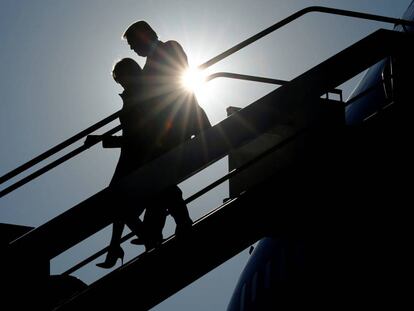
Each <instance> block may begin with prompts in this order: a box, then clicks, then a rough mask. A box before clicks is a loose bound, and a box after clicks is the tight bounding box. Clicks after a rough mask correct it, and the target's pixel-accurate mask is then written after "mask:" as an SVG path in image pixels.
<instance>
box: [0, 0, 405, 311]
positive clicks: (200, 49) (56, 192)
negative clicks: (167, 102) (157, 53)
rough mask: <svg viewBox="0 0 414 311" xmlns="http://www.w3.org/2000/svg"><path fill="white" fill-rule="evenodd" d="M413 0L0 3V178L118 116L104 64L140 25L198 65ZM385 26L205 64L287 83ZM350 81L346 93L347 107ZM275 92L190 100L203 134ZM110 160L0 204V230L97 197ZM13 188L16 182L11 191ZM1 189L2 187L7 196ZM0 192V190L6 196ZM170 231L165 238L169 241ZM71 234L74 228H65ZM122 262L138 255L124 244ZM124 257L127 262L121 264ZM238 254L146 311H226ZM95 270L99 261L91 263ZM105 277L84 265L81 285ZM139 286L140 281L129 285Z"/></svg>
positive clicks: (216, 198)
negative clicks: (202, 121) (348, 13)
mask: <svg viewBox="0 0 414 311" xmlns="http://www.w3.org/2000/svg"><path fill="white" fill-rule="evenodd" d="M410 2H411V0H331V1H310V0H273V1H270V0H269V1H264V0H263V1H260V0H259V1H252V0H249V1H245V0H239V1H235V0H231V1H223V0H220V1H218V0H209V1H197V0H188V1H186V0H181V1H177V0H169V1H158V0H147V1H132V0H117V1H105V0H86V1H85V0H71V1H63V0H36V1H33V0H0V29H1V31H0V42H1V44H0V72H1V75H0V98H1V105H0V140H1V142H2V148H1V153H0V175H3V174H4V173H6V172H8V171H10V170H11V169H13V168H15V167H16V166H18V165H20V164H22V163H24V162H26V161H28V160H30V159H31V158H33V157H34V156H36V155H38V154H40V153H41V152H43V151H45V150H46V149H48V148H50V147H52V146H54V145H56V144H57V143H59V142H61V141H62V140H64V139H66V138H68V137H70V136H72V135H74V134H75V133H77V132H79V131H80V130H82V129H84V128H86V127H88V126H89V125H91V124H93V123H95V122H97V121H99V120H101V119H102V118H104V117H106V116H108V115H109V114H112V113H113V112H115V111H117V110H119V109H120V108H121V100H120V98H119V96H118V95H117V94H118V93H120V92H121V89H120V87H119V86H118V85H116V84H115V83H114V82H113V80H112V77H111V75H110V73H111V69H112V66H113V64H114V63H115V62H116V61H117V60H118V59H120V58H122V57H134V58H135V59H137V60H138V61H139V63H140V64H141V65H143V64H144V63H145V59H143V58H139V57H138V56H136V55H134V54H133V53H132V52H131V51H130V50H129V48H128V45H127V44H126V42H125V41H123V40H121V35H122V33H123V31H124V30H125V29H126V27H127V26H128V25H129V24H131V23H132V22H134V21H137V20H146V21H147V22H149V23H150V24H151V25H152V27H153V28H154V29H155V30H156V32H157V33H158V36H159V38H160V39H161V40H163V41H166V40H177V41H178V42H180V43H181V45H182V46H183V47H184V49H185V51H186V53H187V55H188V58H189V62H190V65H193V66H196V65H199V64H201V63H203V62H204V61H206V60H208V59H210V58H212V57H214V56H215V55H217V54H218V53H221V52H223V51H224V50H226V49H227V48H230V47H231V46H233V45H235V44H237V43H239V42H240V41H242V40H244V39H246V38H248V37H249V36H251V35H254V34H255V33H257V32H259V31H261V30H263V29H264V28H267V27H268V26H270V25H272V24H274V23H275V22H277V21H279V20H281V19H283V18H284V17H287V16H288V15H290V14H292V13H294V12H296V11H297V10H300V9H302V8H304V7H307V6H310V5H323V6H329V7H335V8H342V9H348V10H357V11H362V12H367V13H373V14H379V15H387V16H391V17H401V15H402V13H403V12H404V10H405V8H406V7H407V6H408V5H409V3H410ZM381 27H382V28H391V26H390V25H387V24H383V23H375V22H369V21H361V20H356V19H352V18H345V17H332V16H327V15H322V14H320V13H313V14H308V15H306V16H304V17H302V18H301V19H299V20H298V21H296V22H293V23H292V24H290V25H288V26H286V27H284V28H282V29H281V30H280V31H277V32H276V33H274V34H271V35H269V36H268V37H266V38H264V39H262V40H260V41H258V42H257V43H255V44H253V45H251V46H249V47H247V48H246V49H244V50H242V51H240V52H238V53H236V54H234V55H233V56H230V57H229V58H228V59H225V60H223V61H222V62H220V63H218V64H216V65H214V66H213V67H211V68H210V70H209V72H211V73H213V72H218V71H231V72H236V73H241V74H251V75H258V76H263V77H269V78H276V79H285V80H290V79H292V78H294V77H296V76H297V75H299V74H301V73H303V72H304V71H306V70H307V69H310V68H312V67H313V66H315V65H317V64H318V63H320V62H321V61H323V60H325V59H326V58H328V57H330V56H333V55H334V54H336V53H337V52H339V51H341V50H342V49H344V48H345V47H347V46H349V45H350V44H352V43H354V42H356V41H358V40H359V39H362V38H363V37H365V36H366V35H368V34H370V33H372V32H373V31H374V30H376V29H378V28H381ZM354 86H355V81H352V83H348V84H346V85H345V86H344V94H345V98H346V96H347V95H348V94H349V92H350V91H351V90H352V88H353V87H354ZM274 88H275V87H274V86H269V85H260V84H257V83H253V82H242V81H230V80H224V79H217V80H215V81H212V82H210V83H209V84H208V85H206V87H205V89H204V90H203V91H202V93H200V94H197V95H198V97H199V102H200V104H201V105H202V106H203V108H204V109H205V111H206V113H207V115H208V116H209V118H210V120H211V121H212V123H213V124H216V123H218V122H220V121H221V120H223V119H224V118H225V116H226V112H225V109H226V107H228V106H239V107H245V106H247V105H248V104H249V103H251V102H253V101H254V100H256V99H258V98H260V97H262V96H264V95H265V94H267V93H269V92H270V91H272V90H273V89H274ZM118 155H119V151H117V150H108V149H102V148H101V147H100V146H96V147H94V148H92V149H91V150H89V151H87V152H85V153H84V154H82V155H80V156H78V157H76V158H75V159H72V160H71V161H69V162H66V163H65V164H64V165H61V166H60V167H58V168H56V169H54V170H52V171H51V172H48V173H47V174H45V175H44V176H42V177H40V178H38V179H37V180H35V181H34V182H32V183H30V184H27V185H25V186H23V187H22V188H20V189H18V190H16V191H14V192H13V193H11V194H9V195H7V196H5V197H3V198H1V199H0V222H5V223H15V224H22V225H29V226H38V225H41V224H43V223H44V222H46V221H47V220H50V219H52V218H53V217H55V216H57V215H59V214H60V213H62V212H63V211H66V210H67V209H69V208H71V207H72V206H73V205H75V204H77V203H79V202H81V201H82V200H84V199H86V198H88V197H90V196H91V195H93V194H94V193H96V192H98V191H99V190H101V189H103V188H104V187H106V186H107V185H108V183H109V181H110V178H111V176H112V173H113V171H114V168H115V165H116V161H117V158H118ZM226 171H227V163H226V160H225V159H224V160H222V161H220V162H219V163H217V164H215V165H214V166H213V167H212V168H210V169H208V171H207V172H204V173H203V174H201V175H200V176H196V177H194V178H193V179H192V180H191V181H187V182H184V183H183V184H182V185H181V186H182V189H183V191H184V194H185V197H187V196H189V195H191V194H192V193H194V192H195V191H197V190H198V189H200V188H201V187H203V186H205V185H207V184H208V183H209V182H211V181H213V180H215V179H217V178H219V177H221V176H222V175H223V174H224V173H225V172H226ZM15 180H17V179H14V181H15ZM9 184H10V183H7V184H6V185H9ZM4 186H5V185H2V188H1V189H3V188H4ZM227 195H228V194H227V187H226V185H223V186H221V187H219V189H217V190H216V191H214V192H213V193H211V194H209V195H206V196H204V197H202V198H201V199H200V200H199V201H197V202H195V203H194V204H193V205H191V206H190V213H191V216H192V218H193V219H197V218H199V217H200V216H202V215H203V214H205V213H206V212H207V211H209V210H211V209H212V208H215V207H217V206H218V205H219V204H220V202H222V200H223V199H224V198H225V197H226V196H227ZM173 227H174V226H173V224H172V222H171V221H170V222H169V223H168V225H167V227H166V231H165V235H168V234H169V233H171V232H172V230H173ZM74 229H75V228H74ZM109 234H110V232H109V231H108V230H104V232H102V233H101V234H98V235H96V236H94V237H92V238H91V239H89V240H88V241H86V243H83V244H82V245H81V246H79V247H76V248H74V249H73V250H70V251H68V252H67V253H65V254H62V255H61V256H59V257H58V258H56V259H54V260H53V261H52V262H51V269H52V272H53V273H60V272H63V271H65V270H66V269H67V268H69V267H70V266H72V265H73V264H74V263H76V261H77V260H80V259H82V258H84V257H86V256H88V255H90V254H91V253H92V251H94V250H98V249H100V248H101V247H104V246H105V245H106V244H107V243H108V241H109ZM124 249H126V250H127V256H129V257H128V258H132V256H135V255H136V254H138V253H139V252H141V251H142V249H140V248H137V247H135V246H130V245H129V243H126V244H124ZM128 258H127V259H128ZM247 259H248V253H247V251H244V252H242V253H241V254H240V255H238V256H236V257H235V258H233V259H232V260H230V261H229V262H227V263H225V264H224V265H222V266H221V267H219V268H217V269H216V270H214V271H213V272H211V273H209V274H207V275H206V276H204V277H203V278H201V279H200V280H198V281H196V282H194V283H193V284H192V285H190V286H189V287H187V288H185V289H183V290H182V291H180V292H179V293H178V294H176V295H174V296H173V297H171V298H169V299H167V300H166V301H164V302H163V303H161V304H160V305H158V306H156V307H155V308H153V310H158V311H162V310H194V309H196V308H197V310H198V311H201V310H224V309H225V308H226V306H227V304H228V301H229V299H230V296H231V293H232V291H233V288H234V286H235V284H236V282H237V278H238V276H239V274H240V272H241V270H242V268H243V266H244V264H245V263H246V262H247ZM101 260H102V259H101ZM106 272H107V271H105V270H102V269H99V268H97V267H95V265H94V264H93V265H90V266H88V267H86V268H85V269H82V270H81V271H79V273H77V274H76V276H77V277H79V278H81V279H82V280H84V281H85V282H87V283H90V282H92V281H93V280H95V279H96V278H98V277H100V276H101V275H103V273H106ZM137 282H139V280H137Z"/></svg>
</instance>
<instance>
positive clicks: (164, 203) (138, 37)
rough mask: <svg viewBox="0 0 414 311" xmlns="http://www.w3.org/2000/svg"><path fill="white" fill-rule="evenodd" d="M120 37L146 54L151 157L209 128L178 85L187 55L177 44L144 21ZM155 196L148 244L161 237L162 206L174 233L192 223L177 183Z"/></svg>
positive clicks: (148, 219)
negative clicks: (169, 215) (150, 118)
mask: <svg viewBox="0 0 414 311" xmlns="http://www.w3.org/2000/svg"><path fill="white" fill-rule="evenodd" d="M123 37H124V38H125V39H126V40H127V42H128V44H129V45H130V47H131V49H132V50H134V51H135V52H136V53H137V54H138V55H139V56H143V57H147V60H146V63H145V66H144V68H143V75H144V77H145V78H144V79H145V81H146V82H145V85H146V86H145V92H146V94H147V95H146V99H147V100H148V101H150V102H151V109H152V113H153V119H152V120H153V122H152V123H151V124H150V128H151V130H152V134H151V135H154V136H153V137H154V144H155V146H156V150H155V151H154V157H156V156H159V155H161V154H163V153H165V152H166V151H168V150H170V149H172V148H174V147H176V146H177V145H179V144H181V143H182V142H183V141H185V140H186V139H189V138H191V136H193V135H197V134H198V133H199V132H200V131H202V130H204V129H206V128H208V127H211V124H210V122H209V120H208V118H207V115H206V114H205V112H204V110H203V109H202V108H201V107H200V106H199V105H198V102H197V100H196V98H195V96H194V94H190V93H188V92H187V91H185V90H184V89H183V88H182V86H181V84H180V78H181V76H182V74H183V72H184V71H185V70H186V69H187V68H188V61H187V56H186V54H185V52H184V50H183V48H182V47H181V45H180V44H179V43H178V42H176V41H167V42H162V41H160V40H158V36H157V34H156V33H155V31H154V30H153V29H152V28H151V27H150V26H149V25H148V24H147V23H146V22H144V21H139V22H136V23H134V24H132V25H131V26H129V27H128V29H127V30H126V31H125V33H124V35H123ZM171 165H172V166H174V165H175V164H174V163H171ZM159 196H160V197H161V198H162V199H158V200H157V204H155V206H153V207H148V208H147V211H146V214H145V218H144V224H145V225H146V227H147V232H148V235H149V236H152V239H151V241H149V242H148V244H150V245H151V244H152V243H154V244H158V243H159V242H161V240H162V228H163V227H164V224H165V217H166V213H165V210H166V209H168V211H169V212H170V214H171V216H172V217H173V218H174V220H175V222H176V224H177V228H176V231H175V232H176V234H177V235H180V234H182V233H183V232H184V231H187V230H188V229H189V228H191V224H192V220H191V218H190V216H189V214H188V210H187V207H186V205H185V203H184V200H183V199H182V192H181V190H180V189H179V188H178V187H177V186H172V187H169V188H168V189H166V190H165V191H164V192H163V193H162V194H160V195H159ZM151 246H152V245H151ZM147 247H148V245H147Z"/></svg>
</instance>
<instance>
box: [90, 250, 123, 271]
mask: <svg viewBox="0 0 414 311" xmlns="http://www.w3.org/2000/svg"><path fill="white" fill-rule="evenodd" d="M124 255H125V254H124V250H123V249H122V248H121V247H120V246H118V247H116V248H109V251H108V254H107V255H106V259H105V261H104V262H100V263H97V264H96V265H97V266H98V267H99V268H103V269H110V268H112V267H113V266H115V264H116V262H117V261H118V258H120V259H121V264H122V265H123V264H124Z"/></svg>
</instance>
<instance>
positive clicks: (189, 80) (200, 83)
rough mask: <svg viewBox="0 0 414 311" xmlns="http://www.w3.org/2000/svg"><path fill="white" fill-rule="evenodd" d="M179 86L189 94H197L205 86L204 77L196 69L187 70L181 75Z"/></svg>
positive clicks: (203, 74) (201, 72)
mask: <svg viewBox="0 0 414 311" xmlns="http://www.w3.org/2000/svg"><path fill="white" fill-rule="evenodd" d="M181 84H182V86H183V87H184V88H185V89H186V90H187V91H189V92H199V91H201V90H202V88H203V87H204V86H205V84H206V75H205V73H204V72H203V71H201V70H199V69H197V68H189V69H187V70H186V71H185V72H184V73H183V75H182V77H181Z"/></svg>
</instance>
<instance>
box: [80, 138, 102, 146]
mask: <svg viewBox="0 0 414 311" xmlns="http://www.w3.org/2000/svg"><path fill="white" fill-rule="evenodd" d="M101 139H102V137H101V135H88V136H86V139H85V143H84V144H85V145H88V146H93V145H95V144H96V143H98V142H99V141H100V140H101Z"/></svg>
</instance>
